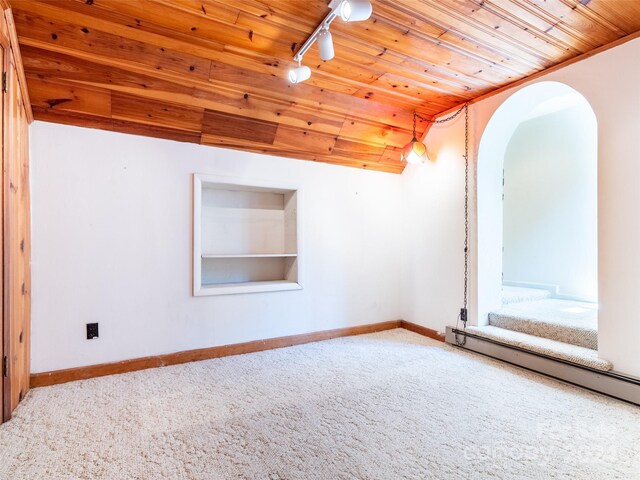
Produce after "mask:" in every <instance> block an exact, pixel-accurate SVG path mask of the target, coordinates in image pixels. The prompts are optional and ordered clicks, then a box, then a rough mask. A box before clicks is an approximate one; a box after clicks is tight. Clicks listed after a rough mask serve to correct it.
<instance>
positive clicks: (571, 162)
mask: <svg viewBox="0 0 640 480" xmlns="http://www.w3.org/2000/svg"><path fill="white" fill-rule="evenodd" d="M578 97H579V96H578ZM504 179H505V186H504V209H503V218H504V231H503V236H504V244H503V245H504V253H503V272H504V281H505V282H518V283H535V284H547V285H556V286H558V287H559V290H558V293H560V294H563V295H570V296H574V297H579V298H584V299H593V300H595V299H597V297H598V231H597V223H598V192H597V187H598V163H597V125H596V121H595V118H594V115H593V111H592V110H591V107H590V106H589V105H588V104H587V103H586V102H585V101H584V100H582V102H581V103H580V104H578V105H574V106H572V107H570V108H564V109H561V110H559V111H555V112H552V113H548V114H546V115H541V116H536V117H534V118H531V119H528V120H525V121H524V122H522V123H521V124H520V125H519V126H518V127H517V129H516V131H515V132H514V133H513V136H512V137H511V140H510V141H509V144H508V146H507V150H506V152H505V157H504Z"/></svg>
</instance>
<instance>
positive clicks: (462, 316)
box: [413, 103, 469, 347]
mask: <svg viewBox="0 0 640 480" xmlns="http://www.w3.org/2000/svg"><path fill="white" fill-rule="evenodd" d="M463 111H464V291H463V295H462V308H461V309H460V313H459V314H458V319H457V320H456V331H455V333H454V336H455V341H456V345H458V346H460V347H463V346H464V345H465V344H466V343H467V336H466V335H464V334H463V336H462V340H460V339H459V338H458V326H459V324H460V322H462V329H463V331H464V330H466V328H467V320H468V310H467V304H468V300H469V298H468V297H469V104H468V103H465V104H464V105H463V106H462V107H460V110H458V111H456V112H455V113H453V114H451V115H449V116H448V117H445V118H441V119H438V120H431V119H429V118H425V117H423V116H422V115H420V114H419V113H417V112H413V137H414V138H415V136H416V118H419V119H421V120H423V121H425V122H428V123H433V124H438V123H445V122H449V121H451V120H453V119H454V118H456V117H457V116H458V115H460V114H461V113H462V112H463Z"/></svg>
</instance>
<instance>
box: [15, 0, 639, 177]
mask: <svg viewBox="0 0 640 480" xmlns="http://www.w3.org/2000/svg"><path fill="white" fill-rule="evenodd" d="M372 3H373V12H374V13H373V16H372V17H371V18H370V19H369V20H368V21H365V22H360V23H349V24H347V23H343V22H342V21H340V20H336V21H335V22H334V23H333V24H332V26H331V30H332V32H333V38H334V43H335V51H336V57H335V58H334V59H333V60H331V61H329V62H323V61H321V60H320V59H319V56H318V53H317V48H316V47H314V48H312V50H311V51H310V52H309V53H307V55H306V56H305V61H304V63H305V64H306V65H309V66H310V67H311V68H312V77H311V79H310V80H309V81H307V82H305V83H303V84H298V85H291V84H289V83H288V81H287V79H286V75H287V70H288V68H289V67H290V66H291V64H292V61H291V59H292V56H293V53H294V52H295V51H296V49H297V48H299V46H300V45H301V44H302V42H304V40H306V38H307V37H308V35H309V34H310V33H311V32H312V31H313V30H314V28H315V27H316V25H317V24H318V23H319V22H320V21H321V20H322V19H323V18H324V16H325V15H326V14H327V13H328V11H329V10H328V8H327V4H328V0H237V1H224V0H11V6H12V8H13V14H14V17H15V21H16V26H17V30H18V36H19V40H20V45H21V50H22V55H23V61H24V66H25V71H26V76H27V84H28V87H29V94H30V96H31V103H32V106H33V111H34V116H35V118H36V119H39V120H45V121H52V122H60V123H67V124H74V125H82V126H89V127H95V128H102V129H107V130H115V131H122V132H129V133H135V134H141V135H150V136H157V137H163V138H170V139H174V140H180V141H186V142H194V143H202V144H206V145H216V146H223V147H227V148H232V149H241V150H249V151H255V152H261V153H269V154H275V155H282V156H286V157H293V158H301V159H306V160H315V161H322V162H329V163H334V164H340V165H348V166H354V167H360V168H368V169H374V170H381V171H388V172H400V171H402V169H403V165H402V164H401V163H400V159H399V149H400V148H401V147H402V146H403V145H404V144H405V143H406V142H408V141H409V140H410V138H411V126H412V112H413V111H414V110H416V111H417V112H419V113H420V114H422V115H425V116H432V115H435V114H437V113H440V112H442V111H445V110H447V109H450V108H451V107H454V106H456V105H459V104H461V103H463V102H465V101H467V100H471V99H473V98H475V97H478V96H480V95H483V94H485V93H488V92H490V91H492V90H495V89H497V88H499V87H501V86H504V85H507V84H509V83H512V82H514V81H516V80H518V79H521V78H524V77H526V76H529V75H531V74H533V73H535V72H539V71H541V70H544V69H546V68H549V67H551V66H553V65H555V64H558V63H560V62H563V61H565V60H568V59H571V58H573V57H576V56H578V55H580V54H582V53H586V52H589V51H591V50H593V49H595V48H597V47H599V46H602V45H605V44H608V43H610V42H613V41H615V40H617V39H619V38H621V37H624V36H627V35H629V34H632V33H635V32H637V31H639V30H640V1H639V0H580V1H578V0H373V2H372ZM425 128H426V124H423V123H420V124H419V130H420V131H421V132H422V131H424V130H425Z"/></svg>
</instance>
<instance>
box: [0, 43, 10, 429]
mask: <svg viewBox="0 0 640 480" xmlns="http://www.w3.org/2000/svg"><path fill="white" fill-rule="evenodd" d="M0 47H1V48H2V49H3V54H2V73H3V74H4V73H7V74H8V72H9V66H10V65H11V63H10V61H9V55H10V54H11V51H10V43H9V39H8V38H7V37H6V36H4V35H2V34H0ZM0 90H1V95H2V100H1V101H2V126H1V128H2V145H1V148H2V174H1V175H2V176H1V177H0V181H1V183H2V203H1V205H0V221H1V222H2V238H0V250H1V251H2V265H0V274H1V278H0V290H1V291H2V300H1V302H2V304H1V305H0V310H1V311H2V325H1V327H2V335H1V338H2V344H3V345H2V355H3V357H4V356H6V357H7V369H10V365H11V361H10V360H11V358H10V355H11V322H10V321H9V319H10V317H9V304H8V301H7V300H8V296H9V291H8V288H7V285H8V282H7V276H8V269H7V268H6V267H7V265H8V262H7V258H8V256H7V254H8V252H7V243H6V241H5V240H6V238H7V222H6V221H5V218H6V212H7V209H6V205H7V185H6V172H7V168H6V166H7V137H8V132H7V128H6V127H7V125H8V121H9V112H8V108H7V107H8V97H9V96H8V95H7V94H6V92H5V91H4V90H2V89H1V88H0ZM0 375H2V390H3V395H2V405H1V407H2V415H1V417H2V422H6V421H7V420H9V419H10V418H11V377H10V376H6V377H5V376H4V372H2V373H0Z"/></svg>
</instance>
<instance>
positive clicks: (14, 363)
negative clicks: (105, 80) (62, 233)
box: [0, 10, 31, 421]
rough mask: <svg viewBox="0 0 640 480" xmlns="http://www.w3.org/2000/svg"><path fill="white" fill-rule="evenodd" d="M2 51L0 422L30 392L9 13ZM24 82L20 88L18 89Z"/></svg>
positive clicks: (20, 113) (24, 140)
mask: <svg viewBox="0 0 640 480" xmlns="http://www.w3.org/2000/svg"><path fill="white" fill-rule="evenodd" d="M2 22H4V25H3V27H2V29H0V30H2V31H3V32H5V31H6V32H7V33H8V34H9V35H8V37H9V38H5V37H2V40H0V43H2V45H3V46H4V50H3V53H4V62H3V71H5V72H6V89H5V90H6V91H4V92H3V94H2V97H3V101H2V105H3V107H2V109H3V128H2V151H3V178H2V189H3V194H2V224H3V228H2V246H3V262H2V264H3V275H2V284H3V296H2V303H3V308H2V310H3V332H2V333H3V344H4V349H3V350H4V351H3V354H4V355H5V356H6V357H7V362H8V377H7V378H5V379H4V384H5V385H4V386H5V389H4V398H3V401H4V403H3V420H5V421H6V420H8V419H9V418H11V412H12V411H13V410H14V409H15V408H16V406H17V405H18V403H19V402H20V401H21V400H22V399H23V398H24V395H25V394H26V393H27V391H28V390H29V374H30V371H29V360H30V337H31V335H30V333H31V332H30V318H31V230H30V226H31V218H30V191H29V143H28V142H29V117H30V113H31V109H30V104H29V103H28V100H27V96H26V94H25V92H26V89H25V87H23V86H22V84H24V80H22V79H24V74H23V73H22V72H21V69H22V66H21V65H22V64H21V61H20V52H19V49H18V47H17V44H16V43H14V42H15V40H14V41H11V38H12V37H13V38H15V35H11V29H12V28H13V21H12V17H11V11H10V10H5V11H4V12H3V15H2ZM21 83H22V84H21Z"/></svg>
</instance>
